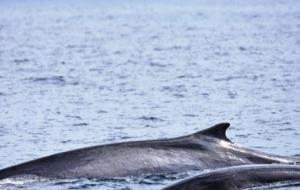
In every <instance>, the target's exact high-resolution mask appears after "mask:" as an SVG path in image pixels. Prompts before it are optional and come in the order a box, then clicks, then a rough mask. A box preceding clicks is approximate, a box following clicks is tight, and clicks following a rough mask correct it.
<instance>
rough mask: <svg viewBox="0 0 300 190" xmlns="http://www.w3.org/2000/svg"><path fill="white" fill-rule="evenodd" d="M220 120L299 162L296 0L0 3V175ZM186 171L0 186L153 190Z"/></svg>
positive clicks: (299, 9)
mask: <svg viewBox="0 0 300 190" xmlns="http://www.w3.org/2000/svg"><path fill="white" fill-rule="evenodd" d="M219 122H230V123H231V128H230V129H229V131H228V133H227V135H228V137H229V138H230V139H231V140H232V141H233V142H236V143H238V144H241V145H242V146H245V147H249V148H253V149H257V150H260V151H265V152H269V153H274V154H280V155H285V156H297V155H298V156H300V125H299V123H300V1H295V0H272V1H270V0H251V1H250V0H249V1H236V0H218V1H217V0H199V1H193V0H187V1H181V0H165V1H159V0H153V1H144V0H110V1H104V0H103V1H100V0H99V1H96V0H85V1H84V0H81V1H80V0H72V1H67V0H43V1H42V0H40V1H39V0H1V1H0V168H5V167H7V166H11V165H14V164H18V163H21V162H24V161H28V160H31V159H35V158H38V157H42V156H46V155H49V154H53V153H58V152H62V151H67V150H71V149H75V148H81V147H87V146H93V145H98V144H104V143H113V142H122V141H131V140H141V139H157V138H167V137H176V136H181V135H186V134H190V133H193V132H196V131H199V130H202V129H205V128H207V127H210V126H212V125H214V124H217V123H219ZM196 173H197V172H196ZM194 174H195V172H187V173H183V174H176V175H170V176H168V175H164V176H147V177H142V178H123V179H113V180H106V181H101V180H96V179H90V180H88V179H78V180H47V179H36V180H32V179H30V180H26V179H19V180H10V181H9V180H8V181H4V182H3V181H2V182H1V184H0V186H1V187H0V188H1V189H16V188H21V189H46V190H52V189H97V190H110V189H116V190H138V189H146V190H158V189H160V188H162V187H164V186H165V185H168V184H170V183H173V182H175V181H177V180H180V179H183V178H186V177H188V176H191V175H194ZM288 189H292V188H288Z"/></svg>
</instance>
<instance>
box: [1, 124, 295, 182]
mask: <svg viewBox="0 0 300 190" xmlns="http://www.w3.org/2000/svg"><path fill="white" fill-rule="evenodd" d="M229 126H230V124H229V123H219V124H217V125H215V126H212V127H210V128H207V129H204V130H202V131H199V132H196V133H193V134H190V135H184V136H180V137H175V138H166V139H156V140H141V141H128V142H120V143H112V144H103V145H97V146H91V147H86V148H80V149H75V150H71V151H66V152H61V153H57V154H53V155H50V156H46V157H42V158H38V159H35V160H32V161H27V162H25V163H21V164H17V165H14V166H10V167H7V168H4V169H1V170H0V179H4V178H8V177H14V176H22V175H34V176H39V177H45V178H57V179H72V178H98V179H110V178H115V177H127V176H132V177H134V176H144V175H156V174H167V173H178V172H185V171H191V170H204V169H214V168H222V167H228V166H234V165H244V164H270V163H285V164H294V163H300V162H299V159H296V158H292V157H287V156H278V155H272V154H267V153H264V152H260V151H256V150H252V149H248V148H244V147H242V146H240V145H237V144H235V143H233V142H231V141H230V140H229V139H228V138H227V137H226V130H227V129H228V127H229Z"/></svg>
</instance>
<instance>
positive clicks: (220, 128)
mask: <svg viewBox="0 0 300 190" xmlns="http://www.w3.org/2000/svg"><path fill="white" fill-rule="evenodd" d="M229 126H230V123H219V124H217V125H214V126H212V127H210V128H208V129H205V130H202V131H199V132H197V133H194V134H193V136H198V135H206V136H211V137H214V138H218V139H222V140H226V141H229V142H230V140H229V139H228V138H227V137H226V130H227V129H228V127H229Z"/></svg>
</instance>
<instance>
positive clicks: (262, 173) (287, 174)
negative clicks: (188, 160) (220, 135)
mask: <svg viewBox="0 0 300 190" xmlns="http://www.w3.org/2000/svg"><path fill="white" fill-rule="evenodd" d="M272 185H274V186H278V187H282V186H284V187H288V186H300V166H299V165H284V164H256V165H255V164H254V165H240V166H232V167H228V168H222V169H217V170H213V171H208V172H205V173H202V174H200V175H197V176H194V177H191V178H188V179H185V180H182V181H179V182H177V183H175V184H173V185H170V186H168V187H166V188H164V189H162V190H213V189H222V190H241V189H249V188H256V187H263V186H268V187H270V186H272Z"/></svg>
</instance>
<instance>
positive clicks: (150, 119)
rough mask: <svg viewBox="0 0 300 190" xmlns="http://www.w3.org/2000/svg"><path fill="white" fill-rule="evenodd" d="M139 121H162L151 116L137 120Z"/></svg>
mask: <svg viewBox="0 0 300 190" xmlns="http://www.w3.org/2000/svg"><path fill="white" fill-rule="evenodd" d="M138 119H139V120H144V121H164V120H163V119H160V118H158V117H152V116H142V117H139V118H138Z"/></svg>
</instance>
